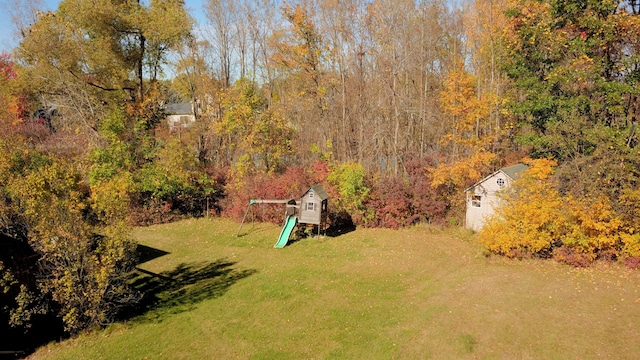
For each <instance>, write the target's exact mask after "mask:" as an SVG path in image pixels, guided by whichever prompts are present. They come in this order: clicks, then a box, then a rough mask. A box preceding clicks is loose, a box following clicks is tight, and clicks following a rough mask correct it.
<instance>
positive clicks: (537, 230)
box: [478, 159, 567, 257]
mask: <svg viewBox="0 0 640 360" xmlns="http://www.w3.org/2000/svg"><path fill="white" fill-rule="evenodd" d="M526 162H527V163H528V164H529V168H528V169H527V170H526V171H525V172H524V174H523V175H522V177H521V178H520V179H518V180H517V181H516V182H515V184H514V186H512V187H511V188H510V189H509V190H508V191H507V192H505V193H503V194H502V202H503V207H502V208H501V211H500V212H497V213H496V214H495V215H494V216H493V217H491V218H490V219H488V221H487V223H486V225H485V226H484V227H483V228H482V230H481V231H480V233H479V234H478V237H479V240H480V243H482V244H483V245H484V246H485V247H486V248H487V249H489V250H490V251H492V252H495V253H498V254H501V255H506V256H509V257H519V256H524V255H534V256H546V255H550V254H551V251H552V249H553V246H554V244H556V243H557V242H558V241H560V239H561V237H562V233H563V226H564V224H565V222H566V218H567V216H566V213H565V211H564V209H563V199H562V197H561V196H560V194H559V193H558V191H557V190H556V189H555V188H554V187H553V184H552V183H551V182H550V180H549V178H550V176H551V175H552V173H553V167H554V166H555V165H556V162H555V161H553V160H549V159H539V160H528V161H526Z"/></svg>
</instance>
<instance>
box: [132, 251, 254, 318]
mask: <svg viewBox="0 0 640 360" xmlns="http://www.w3.org/2000/svg"><path fill="white" fill-rule="evenodd" d="M234 265H235V263H234V262H230V261H226V260H224V259H220V260H217V261H214V262H204V263H190V264H180V265H178V266H177V267H176V268H175V269H173V270H171V271H165V272H162V273H159V274H156V273H153V272H150V271H147V270H143V269H140V268H136V273H137V274H136V275H135V276H134V278H133V279H132V282H131V284H132V286H133V287H134V288H135V289H137V290H138V291H140V292H141V293H142V300H141V301H140V302H139V303H138V304H137V306H136V307H135V308H132V309H129V310H127V311H126V312H124V313H123V319H122V320H124V319H131V320H133V321H141V322H144V321H162V320H163V318H164V317H166V316H167V315H171V314H178V313H181V312H185V311H189V310H191V309H193V308H194V307H195V305H196V304H198V303H199V302H202V301H204V300H207V299H213V298H217V297H220V296H222V295H224V294H225V293H226V292H227V291H228V290H229V288H230V287H231V286H232V285H234V284H235V283H236V282H238V281H239V280H242V279H244V278H246V277H248V276H251V275H253V274H255V273H256V272H257V271H256V270H238V269H234V268H233V266H234Z"/></svg>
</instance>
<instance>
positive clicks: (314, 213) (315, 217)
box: [298, 187, 328, 225]
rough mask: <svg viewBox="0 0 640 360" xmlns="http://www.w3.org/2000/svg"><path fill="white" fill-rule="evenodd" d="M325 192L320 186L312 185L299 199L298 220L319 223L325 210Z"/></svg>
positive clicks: (305, 222)
mask: <svg viewBox="0 0 640 360" xmlns="http://www.w3.org/2000/svg"><path fill="white" fill-rule="evenodd" d="M327 197H328V196H327V193H326V192H325V191H324V189H322V188H321V187H312V188H311V189H309V190H308V191H307V192H306V193H304V195H302V199H300V215H299V216H298V222H300V223H303V224H314V225H320V224H321V223H322V220H323V219H322V217H323V216H324V215H325V214H326V210H327Z"/></svg>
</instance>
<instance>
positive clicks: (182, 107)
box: [167, 102, 193, 115]
mask: <svg viewBox="0 0 640 360" xmlns="http://www.w3.org/2000/svg"><path fill="white" fill-rule="evenodd" d="M167 113H169V114H171V115H192V114H193V108H192V107H191V103H188V102H183V103H170V104H167Z"/></svg>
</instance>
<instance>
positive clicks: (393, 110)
mask: <svg viewBox="0 0 640 360" xmlns="http://www.w3.org/2000/svg"><path fill="white" fill-rule="evenodd" d="M29 4H31V3H29ZM27 5H28V4H27V2H25V3H24V4H22V7H21V8H22V9H28V8H32V6H27ZM31 5H33V4H31ZM202 10H203V11H204V13H205V14H206V22H205V23H204V24H196V23H195V21H194V19H193V18H191V17H190V16H189V14H188V13H187V11H186V10H185V7H184V3H183V2H182V1H178V0H154V1H151V2H150V3H149V4H144V3H141V2H139V1H129V0H117V1H116V0H100V1H87V0H63V1H62V2H60V4H59V6H58V8H57V9H56V10H54V11H48V12H41V13H38V14H37V15H35V16H34V21H33V23H31V24H24V22H17V23H16V26H17V27H18V30H19V33H20V39H19V40H20V42H19V45H18V46H17V47H16V48H15V49H14V50H13V52H12V54H11V55H7V54H3V55H2V57H0V75H1V76H0V103H1V105H2V106H0V134H1V135H0V149H1V150H2V153H3V154H4V155H3V157H2V158H0V185H1V188H0V189H1V190H0V230H1V232H2V234H4V235H6V236H7V237H8V238H11V239H13V241H17V243H19V244H22V245H24V246H25V247H26V248H28V249H29V251H28V252H30V253H32V254H33V255H31V256H32V257H31V259H36V261H35V262H34V263H29V264H18V263H16V262H15V261H11V260H10V259H8V258H6V259H5V258H2V259H0V260H1V261H2V263H0V264H3V265H2V266H0V269H2V271H3V274H4V275H3V276H2V280H1V281H2V282H1V283H0V284H2V285H3V287H2V288H3V289H4V290H3V292H2V293H0V295H1V296H2V298H1V299H2V302H1V303H2V306H3V307H4V308H5V309H6V310H7V311H6V312H3V314H7V315H6V318H3V322H5V323H11V324H13V325H21V324H28V323H29V322H30V321H31V320H32V318H33V317H34V316H35V317H37V316H39V314H41V313H54V314H56V315H57V316H59V318H60V319H61V320H62V323H63V326H64V328H65V330H66V331H67V332H69V333H75V332H78V331H81V330H82V329H86V328H91V327H93V326H99V325H102V324H105V323H108V322H109V321H111V320H112V319H114V316H115V315H116V314H117V313H118V312H119V311H121V310H122V309H124V308H127V307H130V306H135V303H136V301H137V300H139V294H136V293H135V291H132V290H131V289H130V288H128V287H127V281H126V280H127V279H126V274H127V273H128V272H129V271H130V270H131V269H132V268H133V266H135V242H134V241H133V240H132V239H131V238H130V237H129V235H128V234H129V232H128V229H129V226H131V225H139V224H149V223H156V222H164V221H170V220H172V219H175V218H178V217H181V216H202V215H204V214H222V215H227V216H236V217H238V216H240V214H241V213H242V211H243V210H244V207H245V206H246V204H247V202H248V200H249V199H250V198H255V197H261V196H264V197H269V198H275V197H282V198H291V197H296V196H299V194H301V193H302V192H303V191H304V190H306V188H308V187H309V186H312V185H314V184H315V183H322V184H324V185H325V187H326V189H327V190H328V192H329V193H330V195H331V202H332V209H331V220H332V224H333V225H336V226H337V225H344V226H347V225H349V226H351V225H354V224H355V225H361V226H381V227H392V228H398V227H403V226H410V225H412V224H416V223H420V222H428V223H436V224H451V225H454V224H460V223H461V219H462V218H463V216H462V215H463V213H464V203H465V194H464V189H465V188H467V187H468V186H469V185H471V184H473V183H474V182H475V181H477V180H479V179H481V178H482V177H483V176H484V175H486V174H487V173H490V172H491V171H492V170H495V169H497V168H499V167H502V166H505V165H510V164H513V163H515V162H518V161H522V159H523V158H526V157H531V158H534V159H546V160H545V161H547V162H543V163H542V164H543V165H544V164H546V165H545V166H547V167H544V166H542V167H536V166H533V167H532V168H534V169H543V170H544V169H551V170H549V171H547V170H544V171H543V170H540V171H542V172H543V173H544V174H548V175H549V176H546V175H545V176H539V177H538V178H535V176H534V179H536V180H535V181H534V180H528V182H527V181H525V185H523V186H522V187H516V190H517V189H525V190H517V191H520V193H519V194H520V195H521V196H522V197H520V198H519V197H517V196H515V195H514V197H513V198H514V199H521V200H522V201H524V202H525V203H526V200H527V197H526V196H525V195H526V194H529V195H530V196H532V197H535V196H534V195H539V192H533V193H531V192H530V190H531V189H536V186H538V187H539V188H540V189H544V191H551V190H549V189H553V191H555V192H546V194H553V196H551V195H549V196H550V197H549V198H553V199H556V198H557V199H565V200H567V199H570V200H571V201H573V202H572V204H575V208H573V209H574V212H573V214H574V216H572V217H566V218H562V219H563V222H564V223H565V224H571V226H565V227H564V228H563V230H562V231H556V233H554V234H555V235H554V236H550V237H548V238H549V239H551V240H549V241H547V242H546V243H544V244H543V245H539V244H538V243H536V244H537V245H535V246H534V245H532V244H533V242H526V241H522V242H520V243H518V242H517V239H518V238H521V236H520V235H521V234H522V233H523V232H527V233H531V234H533V235H532V236H533V238H536V237H537V235H536V234H546V233H548V232H549V231H551V230H550V229H552V228H554V226H556V225H557V220H558V219H559V217H554V216H550V217H548V218H549V219H551V220H554V221H555V222H553V221H552V222H541V223H540V222H536V221H537V220H536V221H533V222H532V223H530V224H529V225H527V226H529V227H518V226H523V225H522V222H517V221H516V220H517V219H518V218H520V219H525V218H531V217H532V216H533V217H534V218H538V219H539V218H540V217H541V216H542V215H540V214H537V213H536V212H535V211H534V210H538V208H531V207H527V206H524V205H523V202H518V201H515V200H514V201H513V203H515V204H516V205H514V213H516V214H521V215H522V216H521V217H514V218H511V219H497V220H496V223H497V224H502V225H495V226H494V227H492V229H494V232H493V233H486V232H485V233H484V234H480V235H481V238H482V239H484V240H482V241H483V242H484V243H485V245H486V246H487V247H488V248H489V249H490V250H492V251H494V252H497V253H501V254H505V255H510V256H520V255H523V254H524V255H533V256H553V254H554V253H555V254H557V257H558V258H561V259H570V260H571V259H573V260H571V261H570V262H574V263H583V262H584V260H585V259H587V260H590V261H591V260H595V259H597V258H604V257H606V258H609V259H614V258H620V259H627V260H629V259H631V260H629V261H630V263H634V262H633V261H634V260H633V259H637V258H640V245H638V244H640V235H639V233H638V230H636V226H635V224H634V223H635V218H636V217H635V213H636V211H637V209H638V207H639V206H640V202H639V201H638V199H640V195H638V194H640V188H639V185H638V181H637V179H638V175H639V174H638V171H639V166H640V163H639V162H638V160H637V159H638V156H637V155H638V154H637V147H636V145H637V143H638V140H637V135H636V127H637V117H638V114H639V113H640V101H639V100H638V92H639V91H640V87H638V81H639V80H640V68H639V66H638V64H639V62H640V57H639V54H640V32H639V31H638V29H640V16H638V13H639V12H640V3H638V2H637V1H633V0H629V1H622V0H617V1H616V0H607V1H590V0H544V1H543V0H476V1H475V2H469V3H466V4H463V5H461V6H459V7H455V6H452V5H450V4H449V2H446V1H441V0H433V1H417V0H401V1H390V0H345V1H338V0H324V1H313V0H309V1H291V2H280V1H274V0H245V1H240V2H238V1H231V0H207V1H206V2H205V3H204V9H202ZM24 18H25V17H22V18H21V19H24ZM176 102H191V103H192V104H193V109H194V115H195V117H196V121H195V123H194V124H193V126H191V127H190V128H188V129H180V130H179V131H177V132H170V131H169V130H168V129H167V127H166V124H164V123H163V120H164V118H165V117H166V115H167V114H166V105H167V104H169V103H176ZM53 109H55V111H53ZM534 163H535V162H534ZM549 164H555V165H554V166H551V167H550V166H548V165H549ZM534 175H535V174H534ZM536 181H538V182H536ZM540 181H542V182H543V183H542V184H540V183H539V182H540ZM527 184H528V185H527ZM527 189H528V190H527ZM527 191H529V192H527ZM567 201H568V200H567ZM567 203H569V202H567ZM549 208H550V209H551V208H553V209H555V210H554V211H559V212H560V213H563V212H564V213H566V212H567V210H566V209H564V210H558V209H559V208H557V207H553V206H549ZM580 208H585V209H599V210H598V211H584V212H580V211H578V210H577V209H580ZM518 211H520V212H518ZM526 211H530V212H531V213H523V212H526ZM532 214H533V215H532ZM536 214H537V215H536ZM602 214H607V215H606V217H605V218H602V216H604V215H602ZM262 215H263V217H264V218H263V220H275V221H279V220H281V219H279V218H278V216H279V215H278V214H276V212H275V211H273V212H271V211H265V212H263V214H262ZM547 215H549V214H546V215H545V216H547ZM596 216H601V218H598V219H596V218H595V217H596ZM545 218H546V217H545ZM611 219H615V224H617V225H616V226H613V227H611V226H609V227H606V226H605V228H603V226H604V225H603V224H604V223H606V222H609V223H611V221H610V220H611ZM551 220H550V221H551ZM500 221H502V222H501V223H500ZM508 221H515V222H511V223H509V222H508ZM505 224H506V225H505ZM513 229H516V230H518V231H520V232H518V231H515V232H509V231H507V230H513ZM554 229H555V228H554ZM545 231H546V232H545ZM498 233H499V234H501V235H503V234H507V235H508V234H511V235H512V237H509V236H507V235H504V236H496V234H498ZM567 234H572V235H571V236H569V235H567ZM616 234H623V235H619V236H618V235H616ZM563 239H572V240H571V241H564V240H563ZM594 239H600V240H597V241H596V240H594ZM537 246H542V247H541V248H539V247H537ZM575 259H578V260H575ZM26 268H29V269H32V270H29V271H26V270H24V269H26ZM33 269H37V271H35V270H33Z"/></svg>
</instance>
